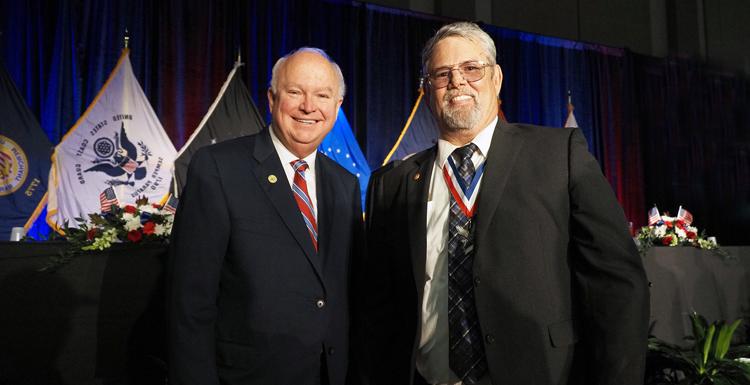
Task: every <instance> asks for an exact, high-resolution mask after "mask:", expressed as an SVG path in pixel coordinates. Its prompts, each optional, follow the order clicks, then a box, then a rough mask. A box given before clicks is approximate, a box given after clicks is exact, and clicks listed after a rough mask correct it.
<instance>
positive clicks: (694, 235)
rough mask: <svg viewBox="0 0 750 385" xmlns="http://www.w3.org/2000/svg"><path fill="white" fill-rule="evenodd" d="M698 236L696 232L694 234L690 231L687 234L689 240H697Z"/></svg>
mask: <svg viewBox="0 0 750 385" xmlns="http://www.w3.org/2000/svg"><path fill="white" fill-rule="evenodd" d="M697 236H698V234H696V233H695V232H693V231H688V232H687V237H688V239H695V237H697Z"/></svg>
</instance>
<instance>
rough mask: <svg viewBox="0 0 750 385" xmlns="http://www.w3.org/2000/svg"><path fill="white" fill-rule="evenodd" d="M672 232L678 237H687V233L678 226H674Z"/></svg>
mask: <svg viewBox="0 0 750 385" xmlns="http://www.w3.org/2000/svg"><path fill="white" fill-rule="evenodd" d="M674 233H675V234H677V236H678V237H680V239H685V238H686V237H687V233H685V230H683V229H681V228H679V227H675V229H674Z"/></svg>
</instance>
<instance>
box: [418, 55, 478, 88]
mask: <svg viewBox="0 0 750 385" xmlns="http://www.w3.org/2000/svg"><path fill="white" fill-rule="evenodd" d="M491 65H492V64H489V63H485V62H483V61H467V62H463V63H461V64H458V65H455V66H453V67H441V68H438V69H436V70H435V71H434V72H433V73H429V74H426V75H425V79H427V82H428V83H429V84H430V85H431V86H432V87H435V88H443V87H447V86H448V83H450V81H451V76H453V71H454V70H458V72H460V73H461V76H462V77H463V78H464V80H466V81H467V82H469V83H473V82H476V81H478V80H482V78H483V77H484V73H485V68H487V67H489V66H491Z"/></svg>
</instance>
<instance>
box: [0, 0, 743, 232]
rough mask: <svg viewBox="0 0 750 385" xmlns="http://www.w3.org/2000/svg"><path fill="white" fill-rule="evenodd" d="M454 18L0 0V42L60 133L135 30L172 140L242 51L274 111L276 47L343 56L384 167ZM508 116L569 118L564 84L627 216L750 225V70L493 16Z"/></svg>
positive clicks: (293, 8) (349, 101)
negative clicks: (428, 58)
mask: <svg viewBox="0 0 750 385" xmlns="http://www.w3.org/2000/svg"><path fill="white" fill-rule="evenodd" d="M446 21H448V20H445V19H441V18H436V17H431V16H427V15H424V14H417V13H412V12H406V11H398V10H393V9H389V8H383V7H379V6H374V5H367V4H364V3H361V2H354V1H322V0H317V1H312V0H311V1H292V0H279V1H261V0H258V1H242V0H228V1H221V2H208V1H191V0H188V1H183V0H167V1H161V2H154V1H147V0H127V1H125V0H117V1H115V0H111V1H101V0H76V1H73V0H56V1H42V0H29V1H13V0H0V32H1V33H2V36H0V54H1V55H2V57H3V59H4V60H5V63H6V65H7V67H8V71H9V72H10V74H11V76H12V77H13V79H14V81H15V82H16V84H17V86H18V88H19V89H20V90H21V92H22V93H23V95H24V97H25V98H26V101H27V103H28V104H29V106H30V107H31V109H32V111H34V112H35V113H36V114H37V117H38V118H39V121H40V122H41V125H42V127H43V129H44V130H45V133H46V134H47V136H48V137H49V139H50V140H51V141H52V143H57V142H59V140H60V138H61V137H62V135H63V134H64V133H65V132H66V131H67V130H68V129H69V128H70V127H71V126H72V124H73V123H74V122H75V120H76V119H77V118H78V117H79V116H80V115H81V113H82V112H83V109H85V108H86V106H87V105H88V103H90V101H91V100H92V99H93V98H94V96H95V95H96V93H97V92H98V90H99V89H100V88H101V86H102V84H103V82H104V81H105V80H106V77H107V75H108V74H109V72H110V71H111V69H112V68H113V66H114V64H115V62H116V60H117V57H118V54H119V52H120V50H121V48H122V44H123V33H124V31H125V28H127V29H128V31H129V35H130V48H131V61H132V63H133V67H134V71H135V74H136V76H137V77H138V79H139V81H140V82H141V85H142V86H143V88H144V91H145V92H146V95H147V96H148V97H149V99H150V101H151V103H152V104H153V106H154V109H155V110H156V112H157V114H158V116H159V118H160V119H161V121H162V124H163V125H164V127H165V129H166V131H167V133H168V135H169V136H170V137H171V138H172V140H173V142H174V144H175V147H177V148H180V147H181V146H182V144H183V143H184V142H185V140H186V139H187V138H188V137H189V135H190V133H191V131H192V130H193V129H194V128H195V127H196V125H197V124H198V122H199V121H200V119H201V117H202V116H203V115H204V114H205V112H206V110H207V108H208V106H209V105H210V103H211V101H212V100H213V98H214V97H215V95H216V93H217V92H218V90H219V88H220V87H221V84H222V82H223V80H224V79H225V77H226V74H227V73H228V72H229V71H230V70H231V68H232V64H233V62H234V61H235V58H236V56H237V51H238V50H241V53H242V58H243V62H245V63H247V65H246V66H244V67H242V73H241V76H242V77H243V79H244V81H245V83H246V84H247V85H248V88H249V89H250V92H251V94H252V96H253V98H254V99H255V102H256V103H257V105H258V107H259V109H260V110H261V112H262V113H265V114H266V117H268V115H267V114H268V112H267V111H268V103H267V99H266V96H265V90H266V88H267V86H268V81H269V79H270V71H271V67H272V65H273V63H274V61H275V60H276V59H277V58H278V57H279V56H281V55H283V54H285V53H287V52H288V51H289V50H291V49H293V48H296V47H299V46H302V45H311V46H317V47H320V48H323V49H325V50H326V51H327V52H328V53H329V54H330V55H331V57H333V58H334V59H335V60H336V61H337V62H338V63H339V64H340V65H341V68H342V71H343V73H344V77H345V78H346V81H347V86H348V92H347V95H346V98H345V100H344V105H343V109H344V112H345V114H346V116H347V117H348V118H349V122H350V123H351V126H352V129H353V130H354V133H355V136H356V138H357V140H358V142H359V144H360V147H361V148H362V151H363V153H364V155H365V157H366V159H367V162H368V163H369V165H370V166H371V167H372V168H373V169H374V168H376V167H377V166H379V165H380V163H381V162H382V161H383V159H384V158H385V156H386V154H387V153H388V151H389V150H390V148H391V146H392V145H393V143H394V142H395V140H396V138H397V137H398V135H399V133H400V131H401V128H402V127H403V125H404V123H405V121H406V118H407V117H408V115H409V112H410V111H411V108H412V105H413V103H414V101H415V100H416V97H417V86H418V78H419V71H420V68H419V66H420V63H419V53H420V50H421V48H422V46H423V45H424V43H425V41H426V40H427V39H428V38H429V37H430V36H431V34H432V33H433V32H434V31H435V30H436V29H437V28H439V26H440V25H442V24H444V23H445V22H446ZM483 28H485V30H486V31H487V32H488V33H489V34H490V35H491V36H493V38H494V39H495V41H496V44H497V46H498V61H499V63H500V65H501V66H502V68H503V71H504V75H505V81H504V85H503V89H502V92H501V98H502V100H503V109H504V111H505V115H506V117H507V118H508V120H509V121H511V122H513V121H517V122H527V123H536V124H544V125H550V126H562V124H563V121H564V119H565V116H566V109H565V108H566V96H567V91H568V90H571V91H572V95H573V102H574V104H575V106H576V110H575V114H576V118H577V119H578V122H579V125H580V126H581V128H582V130H583V132H584V134H585V136H586V138H587V139H588V141H589V146H590V149H591V151H592V153H593V154H594V155H595V156H596V157H597V159H598V160H599V161H600V163H601V165H602V169H603V170H604V172H605V174H606V176H607V178H608V179H609V181H610V183H611V184H612V186H613V189H614V190H615V192H616V194H617V196H618V199H619V200H620V202H621V204H622V205H623V208H624V210H625V213H626V215H627V216H628V218H629V219H630V220H631V221H633V222H634V224H635V225H636V226H637V225H640V224H643V222H644V220H645V215H646V214H645V213H646V210H647V208H648V207H650V206H651V204H653V203H657V204H658V205H659V207H662V208H664V209H669V210H672V211H674V210H676V208H677V206H679V205H680V204H682V205H683V206H684V207H687V208H688V209H689V210H691V212H693V214H694V215H695V218H696V225H698V226H699V227H700V228H705V229H706V230H707V231H708V233H709V234H711V235H716V236H717V237H718V238H719V241H720V242H723V243H725V244H746V243H747V242H748V239H747V236H746V235H745V234H746V233H747V231H748V230H750V193H749V192H750V185H749V184H750V178H748V175H750V174H749V173H748V171H750V159H749V158H750V155H749V154H750V144H749V143H750V141H749V140H748V137H749V136H750V134H749V133H748V132H749V131H750V129H749V127H750V82H749V81H748V80H747V79H745V78H742V77H741V76H738V75H735V74H725V73H717V72H713V71H711V70H710V69H708V68H706V67H705V66H704V65H702V64H700V63H696V62H692V61H689V60H685V59H655V58H649V57H643V56H640V55H635V54H632V53H630V52H628V51H627V50H624V49H617V48H611V47H604V46H600V45H593V44H585V43H580V42H573V41H569V40H563V39H555V38H550V37H544V36H539V35H534V34H529V33H523V32H519V31H514V30H508V29H503V28H499V27H495V26H490V25H484V26H483Z"/></svg>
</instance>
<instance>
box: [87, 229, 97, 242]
mask: <svg viewBox="0 0 750 385" xmlns="http://www.w3.org/2000/svg"><path fill="white" fill-rule="evenodd" d="M94 238H96V229H95V228H94V229H89V231H87V232H86V240H87V241H90V240H92V239H94Z"/></svg>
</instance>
